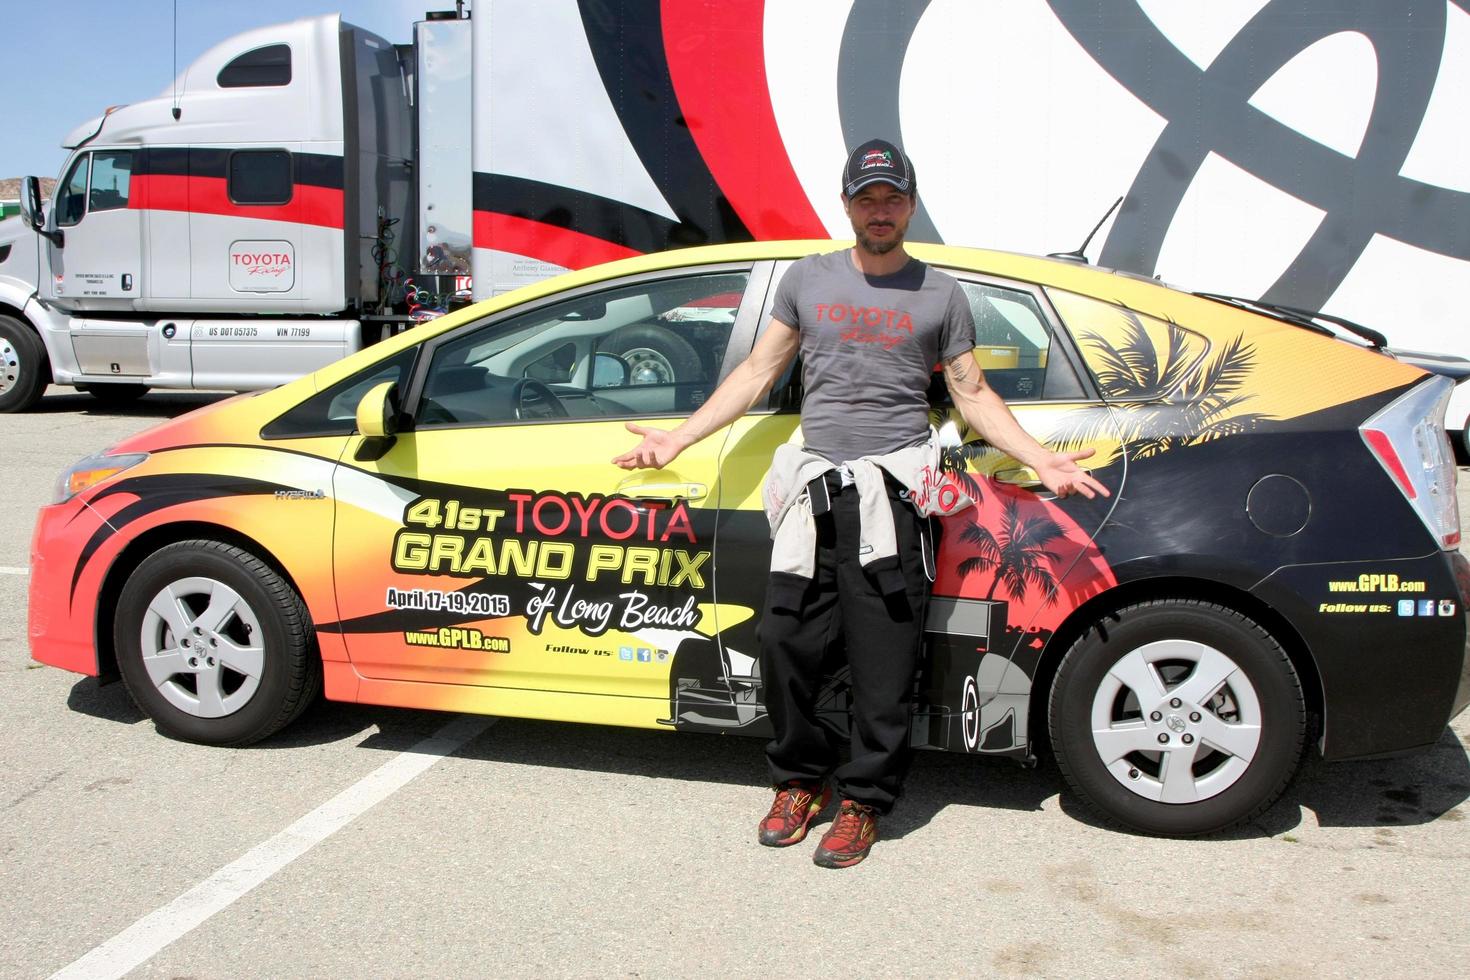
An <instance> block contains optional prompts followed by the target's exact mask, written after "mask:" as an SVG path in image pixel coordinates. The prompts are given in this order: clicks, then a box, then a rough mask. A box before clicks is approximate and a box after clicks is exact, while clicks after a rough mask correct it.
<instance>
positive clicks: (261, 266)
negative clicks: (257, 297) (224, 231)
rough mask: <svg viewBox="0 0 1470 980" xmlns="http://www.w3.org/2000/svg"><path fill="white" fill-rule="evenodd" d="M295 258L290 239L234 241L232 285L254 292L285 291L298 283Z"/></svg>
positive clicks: (234, 287)
mask: <svg viewBox="0 0 1470 980" xmlns="http://www.w3.org/2000/svg"><path fill="white" fill-rule="evenodd" d="M295 259H296V252H295V249H293V248H292V246H291V243H290V242H283V241H268V242H262V241H253V242H251V241H241V242H232V243H231V244H230V288H232V289H237V290H239V291H241V292H252V293H279V292H285V291H287V290H289V289H290V288H291V287H292V286H293V285H295V283H296V261H295Z"/></svg>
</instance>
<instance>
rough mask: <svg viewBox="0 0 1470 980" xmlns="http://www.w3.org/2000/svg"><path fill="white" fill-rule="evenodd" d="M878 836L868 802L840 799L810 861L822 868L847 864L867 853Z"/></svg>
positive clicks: (871, 809)
mask: <svg viewBox="0 0 1470 980" xmlns="http://www.w3.org/2000/svg"><path fill="white" fill-rule="evenodd" d="M877 839H878V813H877V811H876V810H874V809H873V808H872V807H870V806H864V805H863V804H861V803H856V802H854V801H852V800H843V801H842V806H841V808H840V809H838V811H837V819H836V820H833V821H832V826H830V827H828V828H827V833H826V834H825V835H823V837H822V843H821V844H819V845H817V852H816V853H815V854H813V855H812V862H813V863H814V864H816V865H817V866H819V867H823V868H850V867H852V866H853V865H854V864H857V863H858V862H859V861H861V860H862V859H863V858H865V857H867V856H868V851H869V850H870V849H871V848H872V846H873V842H874V841H875V840H877Z"/></svg>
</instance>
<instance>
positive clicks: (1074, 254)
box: [1046, 197, 1123, 265]
mask: <svg viewBox="0 0 1470 980" xmlns="http://www.w3.org/2000/svg"><path fill="white" fill-rule="evenodd" d="M1122 203H1123V198H1121V197H1120V198H1118V199H1117V200H1116V201H1114V202H1113V206H1112V207H1110V208H1108V210H1107V212H1106V213H1105V214H1104V215H1103V216H1102V219H1101V220H1099V221H1098V223H1097V224H1095V225H1093V226H1092V231H1090V232H1088V233H1087V237H1086V238H1084V239H1082V244H1081V245H1079V246H1077V248H1076V250H1074V251H1071V252H1048V253H1046V257H1047V258H1049V259H1067V260H1068V261H1071V262H1081V263H1082V264H1083V265H1086V264H1087V254H1086V253H1087V246H1088V245H1090V244H1091V243H1092V236H1093V235H1096V234H1097V232H1098V229H1099V228H1101V227H1102V226H1103V223H1104V222H1106V221H1107V220H1108V219H1109V218H1110V217H1112V216H1113V212H1114V211H1116V210H1118V205H1120V204H1122Z"/></svg>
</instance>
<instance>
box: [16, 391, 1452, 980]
mask: <svg viewBox="0 0 1470 980" xmlns="http://www.w3.org/2000/svg"><path fill="white" fill-rule="evenodd" d="M216 397H219V396H209V395H190V394H172V395H169V394H152V395H149V396H148V397H147V398H145V399H143V400H142V401H141V402H139V403H137V404H136V405H135V406H132V407H129V408H127V409H122V410H117V409H104V408H102V407H101V406H100V404H98V403H96V402H94V401H93V400H92V399H91V398H90V397H89V396H86V395H81V394H75V393H72V392H71V390H70V389H52V391H51V392H50V393H48V395H47V396H46V398H45V399H43V401H42V402H41V405H40V409H39V411H36V412H32V413H29V414H25V415H19V416H0V433H3V434H0V473H3V477H4V488H5V491H4V493H3V494H0V718H3V719H4V723H3V724H0V760H3V763H4V764H3V766H0V812H3V820H0V881H3V887H0V976H5V977H45V976H50V975H52V974H54V973H57V972H58V971H67V972H64V973H63V974H62V975H65V976H120V975H124V974H127V973H128V971H129V970H131V971H132V972H131V973H130V974H128V975H133V976H139V977H197V978H211V977H237V976H271V977H298V976H299V977H317V976H352V977H399V976H415V977H419V976H455V977H461V976H487V977H488V976H497V977H498V976H523V975H524V976H529V975H553V976H642V977H682V976H691V975H696V974H702V975H719V974H731V973H735V972H739V973H763V974H764V973H771V972H775V971H780V972H781V973H783V974H788V975H796V976H824V975H830V974H834V973H842V974H853V975H872V974H890V975H898V976H910V975H913V976H953V975H961V974H967V975H1001V976H1103V975H1119V974H1123V973H1131V974H1134V975H1165V976H1188V977H1271V978H1287V977H1322V976H1344V977H1346V976H1361V975H1364V974H1377V975H1394V974H1409V973H1412V974H1414V975H1418V976H1445V977H1451V976H1454V977H1459V976H1464V975H1466V974H1467V973H1470V938H1467V933H1466V921H1467V913H1470V897H1467V894H1470V824H1467V822H1466V820H1465V817H1466V812H1467V810H1470V805H1467V803H1466V799H1467V797H1470V757H1467V752H1466V743H1467V741H1470V713H1467V714H1465V715H1461V717H1460V718H1458V719H1456V720H1455V722H1454V723H1453V724H1452V725H1451V726H1450V727H1449V728H1448V729H1446V730H1445V732H1444V733H1443V735H1442V737H1441V738H1440V740H1439V742H1438V744H1437V745H1436V746H1435V747H1434V749H1433V750H1432V751H1430V752H1429V753H1427V754H1422V755H1418V756H1413V757H1409V758H1402V759H1393V760H1385V761H1376V762H1364V763H1351V764H1337V765H1324V764H1321V763H1319V762H1316V761H1312V760H1309V761H1308V762H1307V763H1306V764H1305V766H1304V768H1303V770H1302V772H1301V773H1300V774H1299V776H1298V778H1297V779H1296V780H1295V782H1293V783H1292V785H1291V786H1290V787H1289V788H1288V789H1287V791H1286V794H1285V795H1284V797H1283V798H1282V799H1281V801H1280V802H1278V803H1277V804H1276V805H1275V806H1274V807H1273V808H1272V809H1271V810H1269V811H1268V812H1267V813H1266V814H1265V815H1264V816H1263V817H1262V818H1261V819H1259V820H1257V821H1256V822H1254V823H1252V824H1251V825H1249V826H1247V827H1244V828H1241V829H1239V830H1237V831H1234V832H1232V833H1229V834H1226V835H1223V836H1218V837H1215V838H1210V839H1205V840H1194V841H1172V840H1157V839H1150V838H1144V837H1138V836H1133V835H1130V834H1126V833H1121V832H1118V831H1115V830H1111V829H1108V828H1106V827H1102V826H1099V825H1097V824H1096V823H1094V822H1093V821H1092V820H1091V819H1090V817H1089V816H1088V814H1087V813H1086V812H1084V811H1083V809H1082V808H1081V805H1080V804H1079V803H1078V801H1077V800H1076V799H1075V797H1073V796H1072V794H1071V793H1070V791H1068V790H1067V789H1066V788H1065V787H1064V785H1063V782H1062V779H1061V776H1060V774H1059V773H1058V772H1057V770H1056V768H1055V766H1054V765H1052V764H1050V763H1045V762H1044V763H1043V764H1042V765H1041V766H1040V767H1039V768H1038V769H1035V770H1026V769H1023V768H1021V767H1019V766H1017V765H1015V764H1013V763H1009V762H1005V761H999V760H991V759H974V758H965V757H959V756H954V755H941V754H937V753H923V754H920V755H919V757H918V758H917V760H916V763H915V766H914V770H913V774H912V777H911V779H910V782H909V790H908V794H907V796H906V797H905V799H904V800H903V802H902V803H901V805H900V808H899V809H898V810H897V811H895V813H894V814H893V815H892V816H891V817H890V818H887V819H885V820H884V821H883V822H882V824H881V826H880V834H881V841H880V843H879V844H878V846H877V847H876V848H875V849H874V851H873V856H872V857H871V858H870V859H869V860H868V861H867V862H866V863H865V864H863V865H862V866H860V867H858V868H855V869H852V870H849V871H843V872H832V871H824V870H822V869H819V868H816V867H814V866H813V865H812V863H811V860H810V858H811V851H812V849H813V847H814V846H815V835H814V836H813V837H812V838H810V839H809V841H808V843H805V844H802V845H799V846H796V847H792V848H788V849H785V850H779V851H777V850H772V849H767V848H762V847H759V846H758V845H757V844H756V843H755V825H756V822H757V820H758V819H759V818H760V817H761V816H762V814H763V813H764V811H765V808H766V806H767V805H768V804H769V800H770V797H769V791H768V790H767V789H766V787H765V786H764V785H763V778H764V767H763V763H762V757H761V745H760V743H759V742H758V741H756V740H751V739H744V738H738V737H730V738H723V737H719V736H698V735H675V734H672V733H667V732H648V731H635V730H626V729H616V728H603V727H596V726H581V725H568V724H551V723H545V722H531V721H519V720H515V719H499V720H496V719H482V718H474V717H470V716H455V715H445V714H434V713H430V712H420V711H406V710H394V709H385V708H373V707H358V706H354V705H345V704H333V703H327V702H322V703H319V704H317V705H316V706H314V707H313V708H312V709H311V710H309V711H308V713H307V714H306V715H305V716H303V717H302V718H301V719H300V720H299V721H298V722H296V723H295V724H294V725H293V726H292V727H290V728H289V729H287V730H286V731H284V732H282V733H281V734H279V735H277V736H276V737H274V738H272V739H270V740H268V741H267V742H265V743H263V744H261V745H258V746H254V747H251V748H247V749H237V750H229V749H216V748H206V747H201V746H195V745H189V744H186V743H183V742H176V741H172V740H170V739H167V738H165V737H163V736H161V735H159V734H158V733H157V732H155V731H154V728H153V725H152V724H151V723H150V722H149V721H147V720H146V719H145V718H144V717H143V715H142V714H141V713H140V712H139V711H138V710H137V708H136V707H134V705H133V704H132V702H131V701H130V700H129V698H128V695H127V693H126V692H125V691H124V690H123V687H122V685H121V684H112V685H108V686H99V685H98V684H97V682H96V681H95V680H92V679H90V678H84V677H81V676H79V675H75V674H70V673H66V672H63V671H61V670H57V669H53V668H49V667H43V666H40V665H38V664H36V663H34V662H33V661H31V660H30V656H29V651H28V650H27V646H26V636H25V621H26V612H25V604H26V588H27V577H26V574H25V566H26V564H27V560H28V550H29V541H30V534H31V528H32V526H33V521H34V515H35V511H36V508H37V507H39V506H41V505H42V504H43V503H45V502H46V501H47V500H48V499H49V498H50V495H51V492H52V485H53V481H54V479H55V477H56V474H57V473H58V472H59V471H60V470H61V469H62V468H63V467H64V466H66V465H68V464H69V463H71V462H73V461H75V460H76V459H79V458H81V457H83V456H86V455H88V454H89V453H92V452H95V451H97V450H100V449H102V448H104V447H106V446H109V445H111V444H112V443H113V442H115V441H117V440H118V439H120V438H122V437H124V436H126V435H128V434H130V433H132V432H135V431H138V430H140V429H143V428H145V427H147V426H149V425H152V424H154V423H156V422H158V421H161V420H162V419H165V418H168V417H171V416H173V415H176V414H178V413H180V412H182V411H185V410H188V409H190V408H193V407H197V406H199V405H203V404H207V403H208V402H209V401H211V400H213V399H214V398H216ZM1461 479H1462V481H1464V482H1463V483H1462V488H1461V492H1460V499H1461V511H1462V513H1463V514H1466V515H1467V516H1470V493H1467V489H1470V488H1467V487H1466V486H1465V485H1464V484H1465V483H1470V471H1464V470H1462V471H1461ZM826 819H827V818H825V817H824V818H823V823H824V824H825V821H826ZM818 829H819V830H820V828H818Z"/></svg>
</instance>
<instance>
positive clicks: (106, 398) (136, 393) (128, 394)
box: [76, 383, 148, 405]
mask: <svg viewBox="0 0 1470 980" xmlns="http://www.w3.org/2000/svg"><path fill="white" fill-rule="evenodd" d="M76 388H77V391H85V392H86V393H87V394H89V395H91V396H92V397H93V398H95V399H97V400H98V401H99V402H101V403H102V404H104V405H129V404H132V403H133V402H135V401H137V400H138V399H139V398H142V397H143V396H144V395H146V394H148V386H147V385H140V384H105V383H103V384H80V385H77V386H76Z"/></svg>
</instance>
